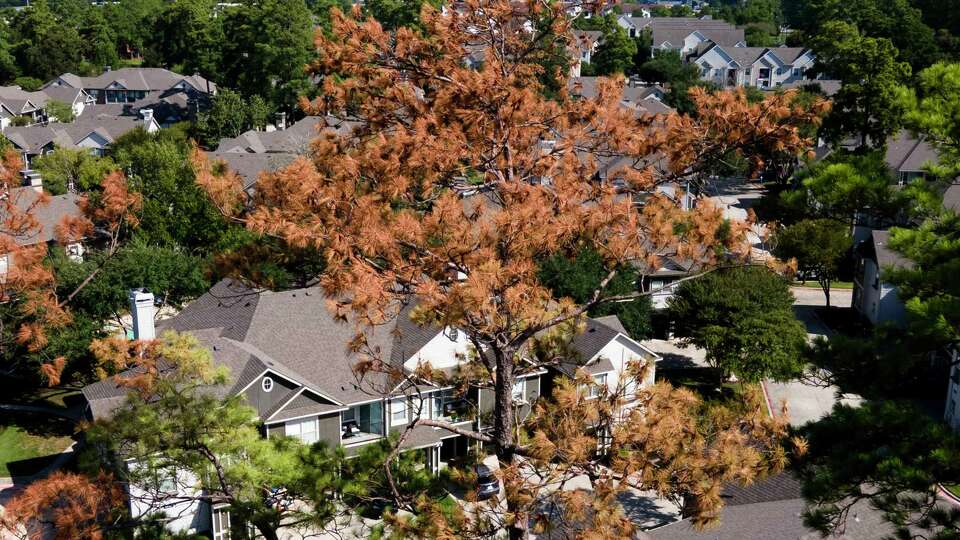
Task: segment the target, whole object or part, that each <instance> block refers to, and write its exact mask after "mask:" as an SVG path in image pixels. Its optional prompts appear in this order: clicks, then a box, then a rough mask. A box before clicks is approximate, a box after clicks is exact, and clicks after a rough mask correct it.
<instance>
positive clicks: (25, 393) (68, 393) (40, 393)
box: [0, 377, 82, 408]
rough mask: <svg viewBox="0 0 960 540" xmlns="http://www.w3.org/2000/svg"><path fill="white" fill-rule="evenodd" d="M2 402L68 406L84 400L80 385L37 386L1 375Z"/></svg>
mask: <svg viewBox="0 0 960 540" xmlns="http://www.w3.org/2000/svg"><path fill="white" fill-rule="evenodd" d="M0 396H3V397H2V398H0V402H3V403H20V404H24V405H47V406H51V407H61V408H68V407H70V406H71V405H74V404H76V403H77V401H78V400H81V401H82V397H81V394H80V387H79V386H76V387H66V386H62V387H56V388H48V387H44V386H40V387H37V386H36V385H33V384H25V383H24V382H23V381H21V380H18V379H12V378H7V377H0Z"/></svg>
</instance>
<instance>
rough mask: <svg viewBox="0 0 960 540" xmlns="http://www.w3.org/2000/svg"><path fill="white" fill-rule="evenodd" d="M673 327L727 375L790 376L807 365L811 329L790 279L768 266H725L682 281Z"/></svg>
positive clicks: (746, 377)
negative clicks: (797, 312)
mask: <svg viewBox="0 0 960 540" xmlns="http://www.w3.org/2000/svg"><path fill="white" fill-rule="evenodd" d="M669 310H670V317H671V320H672V321H673V323H674V332H675V334H676V335H677V336H678V337H681V338H683V339H684V340H686V341H687V342H688V343H690V344H692V345H695V346H697V347H701V348H703V349H705V350H706V352H707V360H708V361H709V362H710V363H711V364H712V365H713V366H714V367H717V368H719V369H720V370H721V371H722V372H723V373H724V374H728V375H729V374H735V375H736V376H737V378H739V379H743V380H747V381H758V380H761V379H765V378H771V379H775V380H788V379H790V378H792V377H794V376H796V375H797V374H799V373H800V372H801V371H802V370H803V361H802V352H803V348H804V345H805V344H806V338H807V333H806V330H805V329H804V327H803V325H802V324H801V323H800V321H798V320H797V319H796V317H795V316H794V314H793V294H791V293H790V288H789V283H788V282H787V280H786V279H785V278H784V277H782V276H779V275H777V274H775V273H773V272H771V271H769V270H768V269H766V268H761V267H746V268H732V269H727V270H721V271H717V272H714V273H712V274H709V275H707V276H704V277H703V278H701V279H698V280H693V281H688V282H685V283H683V284H682V285H681V286H680V287H679V288H678V289H677V291H676V293H674V295H673V297H672V298H671V299H670V301H669Z"/></svg>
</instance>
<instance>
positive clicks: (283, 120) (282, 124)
mask: <svg viewBox="0 0 960 540" xmlns="http://www.w3.org/2000/svg"><path fill="white" fill-rule="evenodd" d="M277 129H278V130H284V129H287V113H285V112H278V113H277Z"/></svg>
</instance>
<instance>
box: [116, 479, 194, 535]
mask: <svg viewBox="0 0 960 540" xmlns="http://www.w3.org/2000/svg"><path fill="white" fill-rule="evenodd" d="M128 467H137V464H136V463H130V464H128ZM196 483H197V479H196V478H195V477H194V476H193V475H191V474H189V473H187V472H179V473H178V475H177V479H176V482H175V483H172V484H171V486H173V487H174V489H172V490H171V491H169V492H166V491H158V490H157V488H156V487H150V488H148V487H146V486H137V485H130V487H129V489H130V514H131V516H132V517H133V518H134V519H135V518H138V517H141V516H145V515H149V514H154V513H158V512H159V513H163V514H166V515H167V516H169V517H170V521H168V522H167V523H166V528H167V529H168V530H169V531H172V532H190V533H193V532H200V531H207V530H209V529H210V506H209V505H208V504H206V503H201V502H199V501H183V500H175V501H174V502H169V503H168V502H166V501H165V499H166V498H167V497H166V496H167V495H168V494H169V495H175V494H178V493H179V494H181V495H182V496H183V495H186V496H194V495H196V493H197V492H196V490H194V489H192V488H188V486H193V485H195V484H196Z"/></svg>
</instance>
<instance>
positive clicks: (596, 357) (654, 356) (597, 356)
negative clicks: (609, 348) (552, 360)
mask: <svg viewBox="0 0 960 540" xmlns="http://www.w3.org/2000/svg"><path fill="white" fill-rule="evenodd" d="M621 336H623V338H624V339H626V340H627V341H629V342H630V343H632V344H634V345H636V346H637V347H640V349H642V350H643V351H644V352H645V353H647V354H649V355H650V356H651V357H652V360H653V361H654V362H656V361H657V360H662V359H663V357H661V356H660V355H659V354H657V353H655V352H653V351H651V350H650V349H648V348H646V347H644V346H643V344H642V343H640V342H639V341H637V340H635V339H633V338H631V337H630V336H628V335H626V334H624V333H623V332H617V335H615V336H613V338H612V339H611V340H610V341H608V342H607V343H606V345H609V344H610V343H611V342H613V341H616V340H617V338H619V337H621ZM606 345H604V347H606ZM602 349H603V348H602V347H601V350H602ZM599 358H600V353H599V352H598V353H597V354H595V355H593V357H592V358H591V359H590V360H588V361H587V362H585V363H584V364H583V367H586V366H589V365H590V364H592V363H594V362H596V361H597V360H598V359H599Z"/></svg>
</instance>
